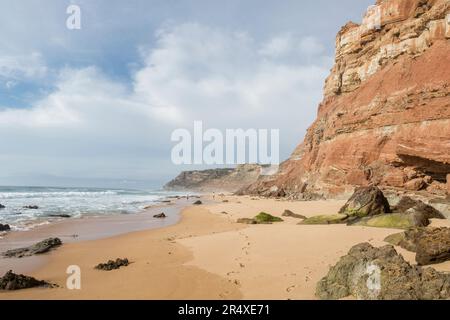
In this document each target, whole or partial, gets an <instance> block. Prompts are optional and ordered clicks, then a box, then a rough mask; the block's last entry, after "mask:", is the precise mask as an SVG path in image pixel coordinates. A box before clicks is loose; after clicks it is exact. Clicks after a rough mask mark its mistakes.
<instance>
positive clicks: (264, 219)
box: [254, 212, 283, 224]
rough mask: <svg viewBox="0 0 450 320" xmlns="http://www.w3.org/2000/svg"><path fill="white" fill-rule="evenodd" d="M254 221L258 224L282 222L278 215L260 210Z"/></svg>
mask: <svg viewBox="0 0 450 320" xmlns="http://www.w3.org/2000/svg"><path fill="white" fill-rule="evenodd" d="M254 219H255V220H256V222H257V223H258V224H264V223H273V222H282V221H283V219H281V218H279V217H275V216H273V215H271V214H268V213H265V212H261V213H259V214H258V215H257V216H256V217H255V218H254Z"/></svg>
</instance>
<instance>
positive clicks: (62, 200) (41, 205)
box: [0, 187, 173, 231]
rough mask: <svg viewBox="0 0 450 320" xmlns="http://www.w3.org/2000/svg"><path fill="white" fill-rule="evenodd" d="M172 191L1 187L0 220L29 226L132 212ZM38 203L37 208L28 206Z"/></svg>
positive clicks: (18, 227) (17, 227)
mask: <svg viewBox="0 0 450 320" xmlns="http://www.w3.org/2000/svg"><path fill="white" fill-rule="evenodd" d="M171 195H173V193H168V192H162V191H143V190H125V189H117V190H116V189H98V188H96V189H90V188H41V187H0V203H1V204H3V205H5V206H6V208H4V209H2V210H0V222H1V223H8V224H10V226H11V227H12V228H13V230H20V231H21V230H29V229H30V228H34V227H35V226H37V225H40V224H42V223H44V224H46V223H49V221H50V222H52V221H55V220H60V218H58V217H49V216H51V215H61V214H64V215H69V216H70V217H71V218H80V217H83V216H102V215H114V214H133V213H137V212H140V211H142V208H143V207H145V206H147V205H150V204H153V203H158V202H159V201H161V200H163V199H165V198H166V197H168V196H171ZM29 205H36V206H38V209H26V208H25V206H29Z"/></svg>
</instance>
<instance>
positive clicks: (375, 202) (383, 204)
mask: <svg viewBox="0 0 450 320" xmlns="http://www.w3.org/2000/svg"><path fill="white" fill-rule="evenodd" d="M390 212H391V209H390V206H389V202H388V201H387V199H386V198H385V196H384V194H383V192H382V191H381V190H380V189H379V188H377V187H361V188H358V189H356V191H355V192H354V193H353V195H352V196H351V197H350V199H349V200H348V201H347V203H346V204H345V205H344V206H343V207H342V208H341V210H339V213H340V214H345V215H347V216H349V217H356V218H363V217H367V216H375V215H379V214H384V213H390Z"/></svg>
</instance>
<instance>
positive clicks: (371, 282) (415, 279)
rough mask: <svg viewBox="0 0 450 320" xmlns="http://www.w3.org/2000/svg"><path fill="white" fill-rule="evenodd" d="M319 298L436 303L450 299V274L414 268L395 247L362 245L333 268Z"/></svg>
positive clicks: (319, 289) (319, 288)
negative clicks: (427, 301)
mask: <svg viewBox="0 0 450 320" xmlns="http://www.w3.org/2000/svg"><path fill="white" fill-rule="evenodd" d="M316 295H317V296H318V297H319V298H321V299H325V300H335V299H341V298H345V297H348V296H352V297H354V298H356V299H362V300H437V299H449V298H450V274H447V273H442V272H438V271H436V270H434V269H432V268H423V267H420V266H411V265H410V264H409V263H408V262H406V261H405V260H404V259H403V257H402V256H401V255H399V254H398V253H397V252H396V251H395V249H394V247H393V246H390V245H388V246H384V247H382V248H375V247H373V246H372V245H370V244H369V243H362V244H358V245H356V246H354V247H353V248H351V249H350V251H349V253H348V254H347V255H346V256H344V257H342V258H341V259H340V260H339V262H338V263H337V264H336V265H335V266H333V267H331V269H330V270H329V272H328V274H327V275H326V276H325V277H324V278H323V279H322V280H320V281H319V283H318V284H317V287H316Z"/></svg>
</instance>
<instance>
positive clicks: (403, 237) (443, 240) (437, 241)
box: [385, 228, 450, 265]
mask: <svg viewBox="0 0 450 320" xmlns="http://www.w3.org/2000/svg"><path fill="white" fill-rule="evenodd" d="M385 241H386V242H389V243H391V244H393V245H397V246H400V247H402V248H404V249H406V250H408V251H412V252H416V262H417V264H419V265H429V264H436V263H441V262H444V261H448V260H450V228H412V229H409V230H407V231H405V232H402V233H399V234H395V235H391V236H389V237H387V238H386V239H385Z"/></svg>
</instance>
